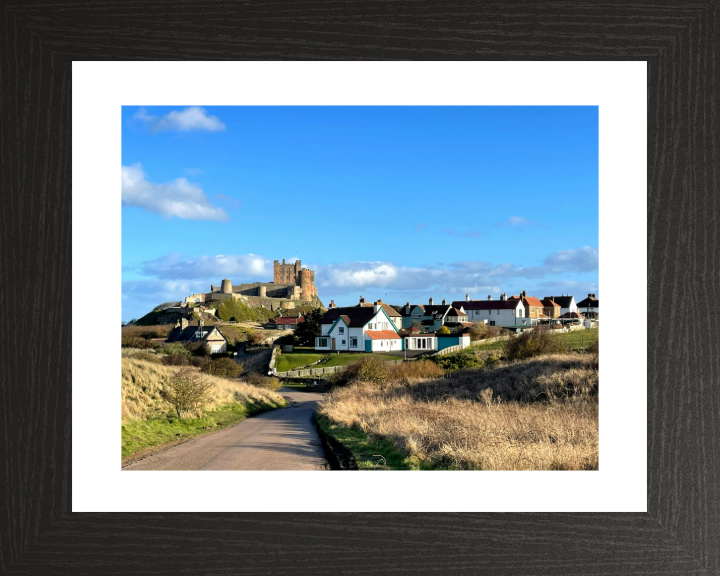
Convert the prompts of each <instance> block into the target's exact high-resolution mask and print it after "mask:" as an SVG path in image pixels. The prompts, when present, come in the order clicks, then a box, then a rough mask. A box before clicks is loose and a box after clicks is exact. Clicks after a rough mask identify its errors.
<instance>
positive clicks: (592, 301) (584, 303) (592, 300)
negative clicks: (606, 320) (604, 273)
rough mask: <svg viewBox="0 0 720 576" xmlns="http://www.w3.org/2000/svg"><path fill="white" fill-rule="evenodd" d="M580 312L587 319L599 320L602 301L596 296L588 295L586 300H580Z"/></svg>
mask: <svg viewBox="0 0 720 576" xmlns="http://www.w3.org/2000/svg"><path fill="white" fill-rule="evenodd" d="M577 307H578V312H581V313H582V315H583V316H585V318H591V319H595V318H599V317H600V299H599V298H596V297H595V294H588V297H587V298H585V299H584V300H580V302H578V303H577Z"/></svg>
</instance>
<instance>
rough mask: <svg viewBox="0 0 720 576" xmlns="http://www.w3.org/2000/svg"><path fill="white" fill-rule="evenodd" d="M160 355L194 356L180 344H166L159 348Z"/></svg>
mask: <svg viewBox="0 0 720 576" xmlns="http://www.w3.org/2000/svg"><path fill="white" fill-rule="evenodd" d="M157 352H158V354H173V355H181V356H188V357H190V356H192V352H191V351H190V350H188V349H187V348H185V346H183V345H182V344H180V343H179V342H173V343H172V344H165V345H163V346H161V347H160V348H158V351H157Z"/></svg>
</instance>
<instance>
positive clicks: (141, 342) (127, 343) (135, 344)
mask: <svg viewBox="0 0 720 576" xmlns="http://www.w3.org/2000/svg"><path fill="white" fill-rule="evenodd" d="M120 344H121V346H123V347H125V348H140V349H141V350H151V349H154V348H157V347H158V346H160V345H159V344H156V343H155V342H151V341H150V340H146V339H145V338H141V337H140V336H129V337H126V336H123V338H122V340H121V342H120Z"/></svg>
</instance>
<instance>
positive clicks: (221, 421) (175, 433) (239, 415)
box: [121, 402, 285, 458]
mask: <svg viewBox="0 0 720 576" xmlns="http://www.w3.org/2000/svg"><path fill="white" fill-rule="evenodd" d="M284 405H285V404H279V405H273V404H262V405H258V404H244V403H239V402H238V403H233V404H227V405H226V406H222V407H220V408H218V409H216V410H213V411H211V412H208V413H207V414H206V415H205V416H204V417H203V418H184V419H182V420H180V419H179V418H157V419H155V420H138V421H134V422H128V423H126V424H123V425H122V441H121V443H122V457H123V458H126V457H127V456H131V455H132V454H135V453H137V452H140V451H141V450H145V449H146V448H151V447H153V446H161V445H162V444H167V443H169V442H173V441H175V440H184V439H186V438H192V437H193V436H199V435H200V434H206V433H208V432H210V431H213V430H219V429H222V428H227V427H228V426H232V425H233V424H237V423H238V422H240V421H241V420H244V419H245V418H247V417H248V416H251V415H253V414H259V413H260V412H265V411H267V410H273V409H275V408H280V407H281V406H284Z"/></svg>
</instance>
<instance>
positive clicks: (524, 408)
mask: <svg viewBox="0 0 720 576" xmlns="http://www.w3.org/2000/svg"><path fill="white" fill-rule="evenodd" d="M422 362H423V361H422V360H416V361H415V362H406V363H402V364H399V365H394V366H392V367H391V368H390V369H388V370H386V379H385V380H384V382H383V383H382V385H380V384H377V383H371V382H365V381H359V380H357V381H351V382H350V383H349V384H348V385H347V386H343V387H339V388H336V389H335V390H334V391H333V393H332V394H331V395H330V396H328V397H327V399H326V400H325V401H324V402H323V403H322V404H321V406H320V408H319V410H318V421H319V425H320V427H321V430H322V431H323V432H325V433H327V434H329V435H331V436H332V437H333V438H334V439H335V440H337V441H338V442H340V443H341V444H343V445H344V446H345V447H346V448H347V449H348V450H349V451H350V452H351V453H352V456H353V458H354V459H355V463H356V467H358V468H364V469H407V468H410V469H455V470H458V469H462V470H597V469H598V465H599V464H598V463H599V453H598V446H599V432H598V382H599V372H598V360H597V356H596V355H593V354H575V353H570V354H556V355H548V356H538V357H534V358H529V359H527V360H522V361H514V362H504V361H494V362H491V363H490V362H488V363H486V364H485V365H483V366H481V367H475V368H467V369H461V370H457V371H454V372H452V378H445V377H443V376H438V375H437V374H436V372H437V369H438V367H437V365H435V364H432V363H430V362H427V363H426V364H421V363H422ZM423 368H427V374H426V375H423V374H422V369H423ZM378 455H382V456H378Z"/></svg>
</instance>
